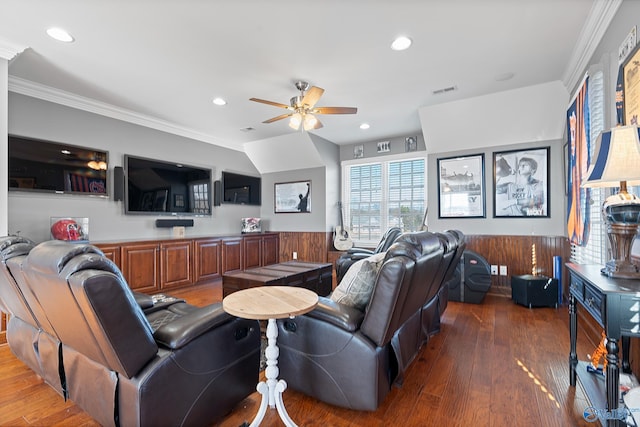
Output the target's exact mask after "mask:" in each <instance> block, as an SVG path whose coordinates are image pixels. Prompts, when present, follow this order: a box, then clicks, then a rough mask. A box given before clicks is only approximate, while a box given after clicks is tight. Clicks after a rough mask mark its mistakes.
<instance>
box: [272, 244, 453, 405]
mask: <svg viewBox="0 0 640 427" xmlns="http://www.w3.org/2000/svg"><path fill="white" fill-rule="evenodd" d="M442 255H443V246H442V243H441V240H440V238H439V237H438V236H436V235H435V234H433V233H429V232H419V233H412V235H411V236H410V237H407V238H404V239H403V238H399V239H398V240H397V241H396V242H395V243H394V244H393V245H391V247H390V248H389V249H388V250H387V254H386V256H385V260H384V262H383V264H382V266H381V267H380V270H379V272H378V274H377V277H376V281H375V284H374V288H373V292H372V295H371V299H370V301H369V304H368V306H367V308H366V310H365V311H360V310H358V309H356V308H353V307H350V306H346V305H343V304H339V303H336V302H334V301H332V300H331V299H329V298H325V297H319V303H318V306H317V307H316V308H315V309H314V310H313V311H311V312H309V313H307V314H305V315H303V316H298V317H295V318H293V319H282V320H279V321H278V330H279V333H278V346H279V348H280V357H279V359H278V365H279V367H280V376H281V378H283V379H285V380H286V382H287V384H288V386H289V387H291V388H293V389H295V390H298V391H300V392H302V393H304V394H307V395H309V396H313V397H315V398H317V399H319V400H321V401H323V402H326V403H329V404H333V405H337V406H342V407H345V408H349V409H356V410H375V409H376V408H377V407H378V406H379V405H380V404H381V403H382V401H383V400H384V398H385V396H386V395H387V394H388V393H389V391H390V390H391V388H392V386H393V385H394V384H398V383H399V382H401V381H402V378H403V374H404V372H405V370H406V369H407V367H408V366H409V364H410V363H411V362H412V361H413V360H414V358H415V356H416V355H417V353H418V350H419V348H420V347H421V345H422V340H421V336H422V325H421V312H422V307H423V305H424V304H425V300H424V298H425V297H426V294H427V289H425V286H424V283H425V281H424V280H421V279H424V277H418V276H419V275H421V274H423V272H428V271H431V272H432V273H433V274H435V272H436V271H437V270H438V268H439V266H440V263H441V262H442Z"/></svg>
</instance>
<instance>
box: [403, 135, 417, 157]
mask: <svg viewBox="0 0 640 427" xmlns="http://www.w3.org/2000/svg"><path fill="white" fill-rule="evenodd" d="M404 151H406V152H407V153H409V152H412V151H418V137H416V136H408V137H406V138H405V139H404Z"/></svg>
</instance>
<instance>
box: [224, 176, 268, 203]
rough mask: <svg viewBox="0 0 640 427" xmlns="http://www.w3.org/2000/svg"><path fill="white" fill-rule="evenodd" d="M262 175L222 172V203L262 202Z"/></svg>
mask: <svg viewBox="0 0 640 427" xmlns="http://www.w3.org/2000/svg"><path fill="white" fill-rule="evenodd" d="M261 185H262V180H261V178H260V177H256V176H249V175H242V174H239V173H233V172H226V171H223V172H222V203H235V204H242V205H257V206H259V205H260V204H261V203H262V197H261Z"/></svg>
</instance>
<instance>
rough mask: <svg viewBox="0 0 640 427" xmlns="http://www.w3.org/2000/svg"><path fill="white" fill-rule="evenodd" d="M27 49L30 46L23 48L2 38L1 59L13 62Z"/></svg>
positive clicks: (0, 40) (0, 41)
mask: <svg viewBox="0 0 640 427" xmlns="http://www.w3.org/2000/svg"><path fill="white" fill-rule="evenodd" d="M27 48H28V46H23V45H20V44H17V43H13V42H10V41H9V40H6V39H2V38H0V58H2V59H6V60H7V61H10V60H12V59H13V58H15V57H16V56H17V55H19V54H21V53H22V52H24V50H25V49H27Z"/></svg>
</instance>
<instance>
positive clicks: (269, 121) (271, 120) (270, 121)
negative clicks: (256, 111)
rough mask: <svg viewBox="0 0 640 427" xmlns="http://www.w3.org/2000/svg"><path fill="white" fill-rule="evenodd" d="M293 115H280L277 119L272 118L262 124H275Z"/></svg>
mask: <svg viewBox="0 0 640 427" xmlns="http://www.w3.org/2000/svg"><path fill="white" fill-rule="evenodd" d="M292 114H293V113H289V114H281V115H279V116H278V117H273V118H271V119H269V120H265V121H264V122H262V123H273V122H277V121H278V120H282V119H286V118H287V117H291V115H292Z"/></svg>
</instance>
